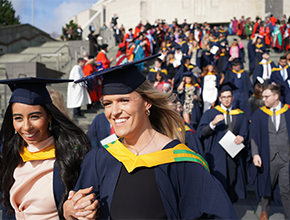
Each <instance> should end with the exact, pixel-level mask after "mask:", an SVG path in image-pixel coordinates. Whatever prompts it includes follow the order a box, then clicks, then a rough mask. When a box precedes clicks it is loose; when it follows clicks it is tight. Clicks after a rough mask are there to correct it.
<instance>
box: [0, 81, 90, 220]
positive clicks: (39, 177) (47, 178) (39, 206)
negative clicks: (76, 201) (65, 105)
mask: <svg viewBox="0 0 290 220" xmlns="http://www.w3.org/2000/svg"><path fill="white" fill-rule="evenodd" d="M71 81H73V80H68V79H45V78H35V77H27V78H16V79H7V80H0V84H8V85H9V87H10V89H11V91H12V95H11V98H10V100H9V105H8V107H7V109H6V111H5V116H4V119H3V124H2V127H1V132H0V139H1V141H2V143H1V145H2V146H1V166H0V168H1V169H0V176H1V178H0V180H1V181H0V188H1V203H2V206H5V207H6V210H5V212H6V213H5V212H2V214H3V217H2V219H14V216H15V218H16V219H51V220H58V219H64V216H63V209H62V205H63V203H64V201H65V200H66V199H67V197H68V194H69V191H70V190H72V189H73V188H74V186H75V183H76V181H77V179H78V175H79V171H80V167H81V162H82V159H83V158H84V156H85V154H86V152H88V151H89V150H90V149H91V146H90V143H89V140H88V138H87V136H86V135H85V134H84V132H83V131H82V130H81V129H80V128H79V127H77V126H76V125H75V124H74V123H73V122H72V121H71V120H69V119H68V118H67V116H65V115H64V114H63V113H62V112H61V111H60V110H59V109H58V108H57V107H56V106H55V105H54V104H53V103H52V99H51V97H50V94H49V92H48V91H47V88H46V84H55V83H66V82H71ZM83 202H85V201H84V200H83ZM90 203H91V202H89V204H90ZM89 204H88V203H87V205H86V206H87V209H88V210H92V209H90V207H88V206H90V205H89ZM91 207H92V206H91ZM5 214H8V215H5ZM82 216H83V217H86V216H87V215H82ZM74 217H77V216H76V215H74Z"/></svg>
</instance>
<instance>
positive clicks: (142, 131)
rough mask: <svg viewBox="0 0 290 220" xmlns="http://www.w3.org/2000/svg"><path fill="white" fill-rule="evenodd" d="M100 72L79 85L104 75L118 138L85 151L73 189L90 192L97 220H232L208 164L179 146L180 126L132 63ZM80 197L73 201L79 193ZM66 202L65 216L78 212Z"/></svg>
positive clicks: (166, 97) (109, 114) (229, 207)
mask: <svg viewBox="0 0 290 220" xmlns="http://www.w3.org/2000/svg"><path fill="white" fill-rule="evenodd" d="M157 56H158V55H155V56H152V57H149V58H145V59H143V60H139V61H137V62H132V63H129V64H124V65H121V66H118V67H116V68H111V69H107V70H104V71H100V72H97V73H95V74H92V75H90V76H89V77H86V78H83V79H81V80H78V82H83V81H85V82H86V83H85V84H86V85H88V87H89V88H92V87H91V85H96V83H95V82H94V80H95V79H96V76H98V75H102V76H103V85H102V95H103V105H104V107H105V115H106V117H107V119H108V120H109V122H110V123H111V124H112V126H113V128H114V130H115V133H116V134H117V135H118V136H119V139H117V140H115V141H113V142H111V143H107V144H104V147H103V148H95V149H93V150H91V151H90V152H89V153H88V154H87V155H86V158H85V159H84V160H83V165H82V169H81V172H80V176H79V179H78V182H77V184H76V187H75V190H79V189H83V188H86V187H89V186H93V192H94V193H95V194H96V196H97V198H98V200H99V205H100V209H99V210H100V216H99V218H100V219H198V218H221V219H236V218H237V217H236V215H235V212H234V209H233V207H232V205H231V202H230V200H229V198H228V196H227V195H226V192H225V191H224V189H223V187H222V186H221V184H220V183H219V182H218V180H216V179H215V178H214V177H213V176H212V175H211V174H210V173H209V170H208V165H207V162H206V161H205V160H204V159H203V158H202V157H201V156H200V155H199V154H197V153H195V152H194V151H192V150H191V149H189V148H188V147H187V146H186V145H184V144H183V141H184V140H183V137H184V123H183V120H182V118H181V117H180V115H179V114H178V113H177V112H175V111H174V106H172V105H169V103H170V102H172V101H173V100H172V99H174V98H175V97H174V96H171V94H170V93H168V94H163V93H159V92H158V91H157V90H156V89H154V88H153V87H152V85H151V83H150V82H149V81H148V80H146V78H145V76H144V75H143V73H142V72H140V71H139V69H138V67H136V66H135V64H137V63H139V62H144V61H146V60H149V59H154V58H156V57H157ZM78 195H80V194H78ZM80 198H81V197H80V196H73V197H72V198H70V199H69V200H67V201H66V202H65V203H64V216H65V218H66V219H67V220H68V219H73V218H72V217H71V216H72V215H74V213H75V212H77V211H78V212H81V211H82V210H81V208H80V207H79V206H75V207H74V209H73V203H74V202H77V201H78V200H79V199H80Z"/></svg>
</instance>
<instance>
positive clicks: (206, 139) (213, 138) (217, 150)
mask: <svg viewBox="0 0 290 220" xmlns="http://www.w3.org/2000/svg"><path fill="white" fill-rule="evenodd" d="M219 114H223V113H222V112H220V111H218V110H217V109H210V110H208V111H206V112H205V113H204V114H203V116H202V117H201V120H200V123H199V126H198V129H197V134H198V137H199V138H200V139H201V140H202V142H203V143H204V155H205V159H206V161H207V162H208V164H209V167H210V170H211V173H212V174H213V175H214V176H215V177H216V178H217V179H218V180H219V181H220V182H221V183H222V185H223V186H224V188H225V189H227V162H226V155H227V153H226V151H225V150H224V149H223V148H222V146H221V145H220V144H219V141H220V139H221V138H222V137H223V136H224V135H225V133H226V132H227V125H226V124H225V121H220V122H219V123H218V124H217V125H216V127H215V130H211V129H210V128H209V129H210V130H211V133H210V135H208V134H207V135H205V134H204V133H203V132H202V131H203V129H204V128H205V127H209V124H210V122H211V121H212V120H213V119H214V118H215V116H216V115H219ZM232 127H233V128H234V129H233V133H234V134H235V135H240V136H242V137H243V138H244V144H245V143H246V142H247V138H248V122H247V119H246V117H245V115H244V114H238V115H232ZM245 145H246V144H245ZM246 146H247V145H246ZM247 151H248V149H247V148H246V147H245V148H244V149H243V150H242V151H241V152H240V153H239V154H238V155H237V156H236V157H237V159H238V161H239V163H240V164H239V166H238V167H237V182H236V185H235V192H236V194H237V196H238V199H245V198H246V197H247V190H246V175H245V173H246V171H245V161H246V155H247Z"/></svg>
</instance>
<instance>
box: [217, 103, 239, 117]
mask: <svg viewBox="0 0 290 220" xmlns="http://www.w3.org/2000/svg"><path fill="white" fill-rule="evenodd" d="M215 109H216V110H218V111H219V112H221V113H224V114H227V111H226V110H224V109H223V108H222V107H220V106H219V105H217V106H216V107H215ZM239 114H244V112H243V111H242V110H240V109H234V110H231V111H230V112H229V115H239Z"/></svg>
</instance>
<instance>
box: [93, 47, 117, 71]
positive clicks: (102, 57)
mask: <svg viewBox="0 0 290 220" xmlns="http://www.w3.org/2000/svg"><path fill="white" fill-rule="evenodd" d="M101 49H102V50H101V51H100V52H99V53H98V55H97V57H96V62H101V63H102V64H103V66H104V69H107V68H109V67H110V64H111V62H112V61H114V60H115V57H112V58H111V59H110V60H109V59H108V57H107V52H108V44H103V45H102V46H101Z"/></svg>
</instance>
